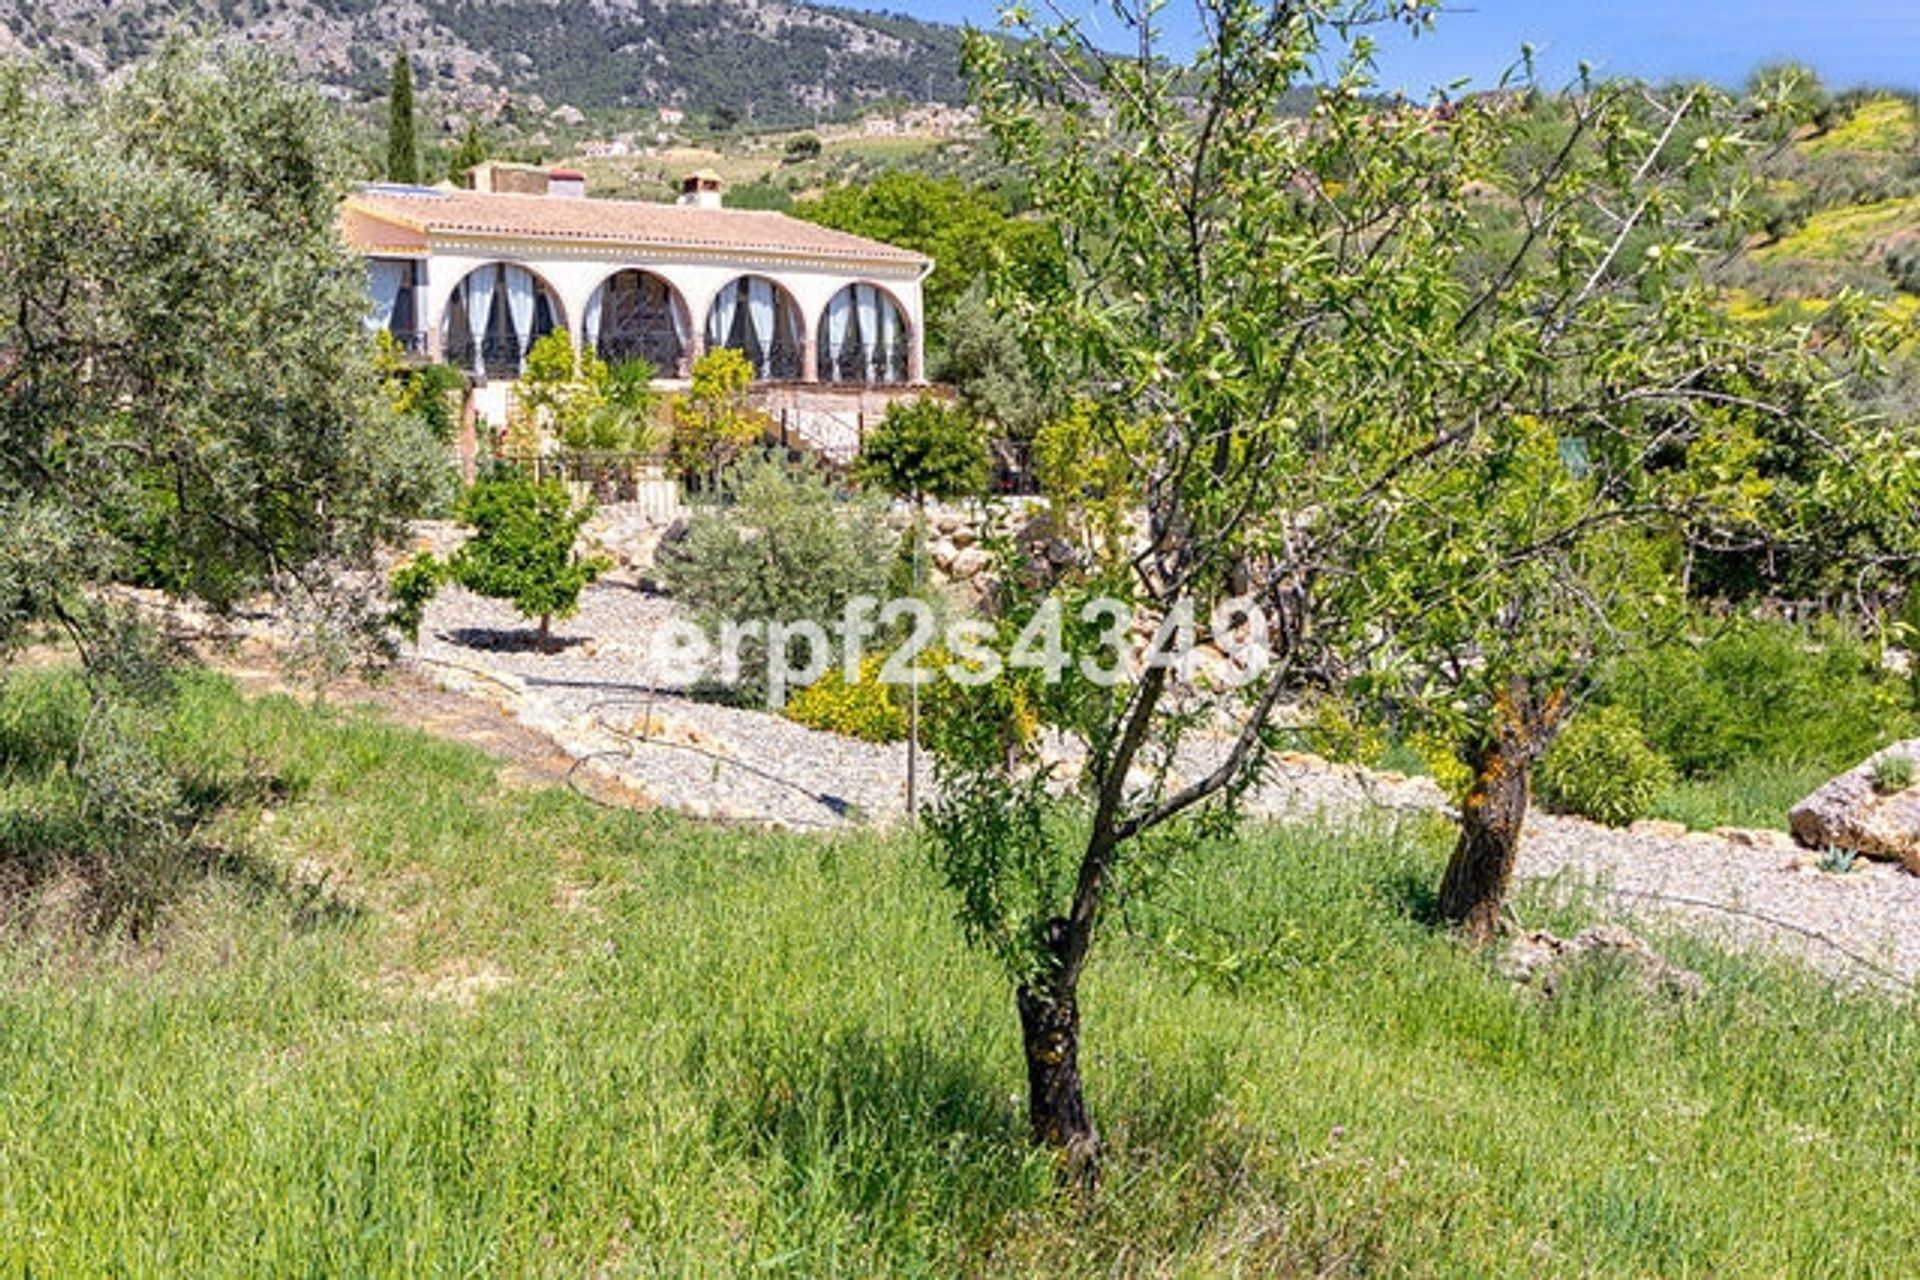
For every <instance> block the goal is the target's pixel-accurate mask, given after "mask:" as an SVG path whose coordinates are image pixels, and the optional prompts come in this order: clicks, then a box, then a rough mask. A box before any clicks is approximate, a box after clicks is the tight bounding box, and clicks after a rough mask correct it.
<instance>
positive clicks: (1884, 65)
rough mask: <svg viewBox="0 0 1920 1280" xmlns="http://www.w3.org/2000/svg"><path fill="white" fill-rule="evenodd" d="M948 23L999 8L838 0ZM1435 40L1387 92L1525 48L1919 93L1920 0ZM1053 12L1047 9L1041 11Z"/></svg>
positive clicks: (1402, 65) (1529, 16) (1388, 69)
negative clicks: (1762, 69) (1784, 67)
mask: <svg viewBox="0 0 1920 1280" xmlns="http://www.w3.org/2000/svg"><path fill="white" fill-rule="evenodd" d="M836 2H837V3H841V4H847V5H850V6H851V7H853V8H859V9H885V10H891V11H893V12H895V13H909V14H912V15H913V16H915V17H920V18H927V19H931V20H935V21H940V22H965V21H971V22H974V23H977V24H979V25H982V26H990V25H993V23H994V21H995V15H996V14H997V12H998V10H999V6H998V4H997V3H996V2H995V0H836ZM1059 2H1060V7H1061V8H1062V9H1063V10H1065V11H1067V12H1081V13H1090V14H1093V15H1094V20H1095V21H1096V22H1098V21H1100V20H1101V19H1102V18H1104V21H1105V26H1106V30H1107V31H1109V32H1111V33H1113V34H1114V36H1115V38H1117V37H1118V35H1119V30H1120V29H1119V28H1118V27H1117V26H1116V25H1115V24H1114V22H1113V19H1112V18H1111V16H1108V11H1107V8H1106V6H1105V5H1104V4H1095V3H1091V2H1090V0H1059ZM1450 5H1451V11H1450V12H1448V13H1444V14H1442V16H1441V18H1440V20H1439V24H1438V27H1437V29H1436V30H1435V32H1434V33H1433V34H1431V35H1429V36H1423V37H1421V38H1420V39H1418V40H1407V39H1404V38H1399V39H1393V40H1391V41H1384V42H1383V44H1384V49H1383V53H1382V56H1381V59H1380V78H1381V83H1382V85H1383V87H1386V88H1390V89H1392V88H1398V89H1402V90H1405V91H1406V92H1407V93H1408V94H1410V95H1412V96H1415V97H1422V96H1425V93H1426V90H1427V89H1428V88H1430V87H1432V86H1434V85H1440V84H1446V83H1448V82H1450V81H1452V80H1454V79H1457V78H1459V77H1462V76H1470V77H1472V78H1473V80H1474V82H1475V84H1476V85H1480V86H1486V85H1490V84H1492V83H1494V82H1495V81H1497V80H1498V79H1499V76H1500V73H1501V71H1502V70H1503V69H1504V68H1505V67H1507V66H1508V65H1510V64H1511V63H1512V62H1513V61H1514V59H1515V58H1516V57H1517V56H1518V53H1519V49H1520V45H1521V43H1522V42H1523V41H1530V42H1532V44H1533V45H1534V46H1535V47H1536V49H1538V50H1539V54H1540V63H1541V69H1542V72H1543V73H1544V75H1545V76H1546V77H1547V79H1548V80H1549V81H1550V82H1558V81H1562V80H1565V79H1568V78H1570V77H1571V76H1572V75H1573V73H1574V68H1575V67H1576V66H1577V65H1578V63H1579V62H1580V60H1581V59H1582V58H1585V59H1587V60H1589V61H1591V62H1592V63H1593V64H1594V66H1595V67H1596V68H1597V69H1598V70H1599V71H1600V72H1602V73H1604V74H1614V75H1633V76H1641V77H1645V78H1647V79H1653V80H1660V79H1666V78H1669V77H1681V76H1684V77H1706V78H1709V79H1713V80H1718V81H1721V82H1723V83H1728V84H1738V83H1740V82H1742V81H1744V80H1745V79H1746V77H1747V74H1748V73H1749V72H1751V71H1752V70H1753V69H1754V68H1755V67H1757V66H1760V65H1761V64H1763V63H1766V62H1777V61H1780V60H1782V59H1787V58H1791V59H1793V60H1795V61H1798V62H1805V63H1809V64H1811V65H1812V66H1813V67H1815V68H1816V69H1817V70H1818V71H1819V72H1820V74H1821V75H1822V77H1824V78H1825V79H1826V81H1827V82H1828V83H1829V84H1830V85H1832V86H1834V87H1836V88H1846V87H1849V86H1852V85H1857V84H1868V85H1876V86H1891V87H1897V88H1907V89H1920V0H1613V2H1612V3H1608V2H1605V0H1450ZM1033 7H1034V8H1035V9H1036V10H1039V11H1041V12H1045V4H1044V0H1033ZM1165 21H1166V23H1167V27H1168V31H1169V32H1170V34H1172V35H1173V36H1174V39H1175V44H1176V46H1177V47H1178V48H1179V49H1180V50H1181V51H1182V52H1185V51H1189V50H1191V48H1192V46H1193V42H1194V41H1195V39H1197V33H1198V26H1197V24H1196V23H1195V22H1194V20H1193V17H1192V4H1191V0H1169V3H1168V5H1167V9H1166V13H1165Z"/></svg>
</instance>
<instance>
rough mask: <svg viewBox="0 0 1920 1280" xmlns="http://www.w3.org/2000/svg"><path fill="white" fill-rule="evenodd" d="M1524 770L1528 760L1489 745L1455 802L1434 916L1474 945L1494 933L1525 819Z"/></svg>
mask: <svg viewBox="0 0 1920 1280" xmlns="http://www.w3.org/2000/svg"><path fill="white" fill-rule="evenodd" d="M1530 772H1531V764H1530V762H1529V761H1527V760H1525V759H1523V758H1515V757H1514V756H1513V755H1511V754H1509V753H1508V751H1507V750H1506V749H1505V748H1504V747H1503V746H1501V745H1500V744H1499V743H1495V744H1494V745H1493V746H1492V747H1490V748H1488V750H1487V751H1486V753H1485V754H1484V755H1483V756H1481V758H1480V762H1479V765H1478V767H1477V769H1476V770H1475V773H1474V779H1473V786H1472V788H1471V789H1470V790H1469V791H1468V792H1467V798H1466V800H1465V801H1464V802H1463V803H1462V804H1461V806H1460V839H1459V841H1458V842H1457V843H1456V844H1455V845H1454V847H1453V859H1452V860H1451V861H1450V862H1448V863H1447V874H1446V878H1445V879H1444V880H1442V881H1441V882H1440V918H1441V919H1442V920H1445V921H1446V922H1447V923H1448V924H1451V925H1457V926H1459V927H1460V928H1461V929H1463V930H1464V931H1465V932H1466V934H1467V937H1468V938H1470V939H1471V940H1472V941H1473V943H1474V945H1476V946H1480V945H1484V944H1485V943H1487V942H1489V941H1491V940H1492V938H1493V936H1494V935H1495V934H1496V933H1498V932H1499V931H1500V911H1501V908H1503V907H1504V906H1505V905H1506V901H1507V886H1508V885H1509V884H1511V883H1512V881H1513V860H1514V855H1515V854H1516V853H1517V852H1518V851H1519V848H1520V831H1521V828H1522V826H1523V825H1524V824H1525V823H1526V819H1527V798H1528V794H1529V791H1530V787H1529V785H1528V776H1529V774H1530Z"/></svg>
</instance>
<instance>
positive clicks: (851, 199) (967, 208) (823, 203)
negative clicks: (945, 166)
mask: <svg viewBox="0 0 1920 1280" xmlns="http://www.w3.org/2000/svg"><path fill="white" fill-rule="evenodd" d="M793 214H794V216H795V217H797V218H805V219H806V220H807V221H809V222H817V223H819V224H821V225H822V226H827V227H834V228H836V229H838V230H841V231H850V232H852V233H853V234H855V235H861V236H869V237H871V238H873V239H875V240H884V241H885V242H887V243H888V244H893V245H899V246H900V247H901V248H903V249H915V250H918V251H919V252H921V253H924V254H926V255H927V256H928V257H930V258H932V259H933V274H932V275H930V276H928V277H927V280H926V284H925V286H924V290H925V295H924V296H925V299H926V311H927V314H928V315H929V316H940V315H944V314H945V313H946V310H947V308H948V307H949V306H951V305H952V303H953V302H954V300H955V299H957V298H958V297H959V296H960V295H961V294H962V293H963V292H964V291H965V290H966V288H967V287H968V285H970V284H972V283H973V282H974V281H975V280H978V279H980V278H981V277H983V276H987V275H990V274H991V273H993V272H994V271H995V270H997V269H999V268H1000V267H1002V266H1006V265H1009V264H1015V263H1017V264H1020V265H1021V266H1022V268H1023V269H1029V270H1030V269H1033V267H1034V265H1035V264H1037V263H1039V262H1041V261H1043V260H1045V259H1046V257H1047V251H1048V244H1049V241H1048V239H1047V235H1046V232H1045V228H1044V227H1043V226H1042V225H1041V224H1038V223H1034V222H1028V221H1016V220H1014V219H1011V218H1009V217H1008V216H1007V215H1006V214H1004V213H1002V212H1001V211H1000V209H999V208H998V207H996V206H995V204H994V203H993V201H992V200H990V199H988V198H987V197H986V196H985V195H984V194H982V193H981V192H979V191H977V190H975V189H974V188H972V187H969V186H967V185H966V184H965V183H963V182H961V181H960V180H958V179H956V178H933V177H929V176H927V175H925V174H920V173H909V172H904V171H900V170H893V171H889V172H886V173H882V174H880V175H879V176H878V177H875V178H873V179H871V180H870V181H864V182H857V183H849V184H847V185H845V186H840V187H835V188H834V189H832V190H831V191H828V192H826V193H825V194H824V195H822V196H820V197H819V198H817V199H814V200H804V201H801V202H800V203H799V204H796V205H795V206H794V207H793Z"/></svg>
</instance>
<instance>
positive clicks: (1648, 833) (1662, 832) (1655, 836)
mask: <svg viewBox="0 0 1920 1280" xmlns="http://www.w3.org/2000/svg"><path fill="white" fill-rule="evenodd" d="M1627 834H1629V835H1635V836H1639V837H1640V838H1641V839H1643V840H1684V839H1686V838H1687V824H1686V823H1684V822H1668V821H1667V820H1666V819H1664V818H1642V819H1640V821H1638V822H1636V823H1634V824H1633V825H1632V826H1630V827H1628V828H1627Z"/></svg>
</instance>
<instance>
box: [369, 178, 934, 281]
mask: <svg viewBox="0 0 1920 1280" xmlns="http://www.w3.org/2000/svg"><path fill="white" fill-rule="evenodd" d="M356 215H357V216H356ZM342 220H343V222H344V223H345V224H346V225H347V227H348V231H349V239H350V240H354V239H362V240H364V239H370V238H371V237H369V236H367V234H366V232H365V231H364V230H362V228H364V226H365V223H366V222H367V221H368V220H377V221H381V222H386V223H389V224H391V225H396V226H399V227H404V228H407V229H409V230H411V231H413V232H415V233H416V234H420V235H426V236H459V235H473V236H513V237H525V238H529V239H543V240H544V239H552V240H566V241H576V242H578V241H592V242H595V243H602V244H618V245H631V246H634V247H636V248H670V249H720V250H737V251H742V252H752V253H782V254H799V255H803V256H817V257H834V258H861V259H867V260H870V261H882V262H899V263H924V262H926V261H928V259H927V258H926V257H925V256H924V255H922V254H918V253H914V252H912V251H911V250H907V249H901V248H897V247H895V246H894V245H890V244H883V243H881V242H880V241H878V240H869V239H867V238H866V237H864V236H856V235H850V234H848V233H847V232H844V231H834V230H832V229H830V228H827V227H820V226H815V225H814V224H813V223H811V222H802V221H801V220H800V219H798V218H790V217H788V216H787V215H786V214H783V213H771V212H762V211H760V210H753V209H700V208H694V207H692V206H689V205H677V204H655V203H652V202H649V201H644V200H588V199H578V198H573V199H567V198H559V197H554V196H533V195H509V194H504V193H496V192H480V191H440V190H428V189H415V190H396V189H391V188H369V189H367V190H363V191H358V192H355V193H354V194H353V195H351V196H348V197H347V201H346V205H345V208H344V209H343V211H342Z"/></svg>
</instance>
